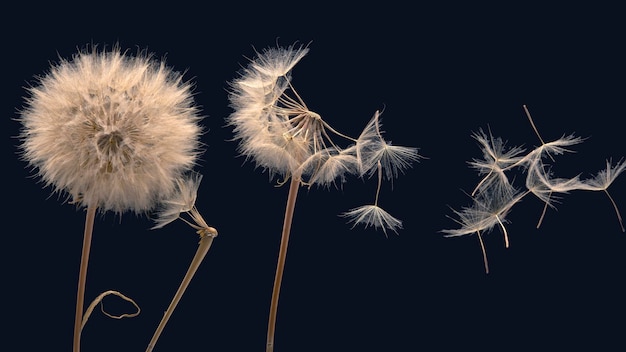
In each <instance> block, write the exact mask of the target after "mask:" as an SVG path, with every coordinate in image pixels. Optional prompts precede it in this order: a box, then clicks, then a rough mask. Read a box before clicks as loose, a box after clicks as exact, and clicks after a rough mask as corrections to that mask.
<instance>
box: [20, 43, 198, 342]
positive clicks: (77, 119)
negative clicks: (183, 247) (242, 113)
mask: <svg viewBox="0 0 626 352" xmlns="http://www.w3.org/2000/svg"><path fill="white" fill-rule="evenodd" d="M28 93H29V96H28V97H27V98H26V106H25V107H24V108H23V109H22V111H21V114H20V117H19V120H20V122H21V123H22V125H23V128H22V131H21V135H20V138H21V141H22V144H21V146H20V148H21V155H22V157H23V159H24V160H25V161H26V162H27V163H28V165H29V166H31V167H33V168H34V169H35V170H36V172H37V175H38V176H39V177H40V178H41V180H42V181H43V183H44V185H45V186H46V187H48V186H50V187H51V188H52V189H53V192H56V193H60V194H66V195H68V197H69V198H70V199H71V202H72V203H73V204H76V205H77V206H79V207H85V208H87V218H86V222H85V234H84V242H83V252H82V257H81V266H80V273H79V282H78V295H77V303H76V318H75V325H74V351H78V350H79V349H80V327H81V325H82V323H83V319H84V318H83V300H84V297H83V296H84V290H85V280H86V270H87V263H88V256H89V247H90V244H91V236H92V231H93V219H94V216H95V213H96V209H98V210H100V211H101V212H106V211H112V212H115V213H118V214H121V213H123V212H125V211H132V212H134V213H137V214H141V213H146V212H148V211H149V210H151V209H153V208H154V207H155V206H156V205H157V204H158V202H159V201H160V200H161V199H163V198H164V197H167V196H169V195H170V194H172V192H173V191H174V189H175V186H176V180H177V179H178V177H179V175H181V174H182V173H183V172H185V171H187V170H189V169H191V168H192V167H193V166H194V165H195V163H196V159H197V158H198V156H199V154H200V148H199V147H200V143H199V136H200V134H201V130H202V129H201V127H200V126H199V125H198V122H199V121H200V119H201V117H200V116H199V110H198V108H197V107H196V106H195V104H194V100H193V96H192V86H191V84H189V83H187V82H184V81H183V79H182V75H181V74H179V73H177V72H175V71H173V70H172V69H171V68H169V67H167V66H166V65H165V63H164V62H160V61H158V60H156V59H154V58H153V57H152V56H151V55H148V54H146V53H143V52H142V53H139V54H138V55H137V56H131V55H128V53H127V52H122V51H121V50H120V48H119V47H118V46H114V47H113V48H112V49H111V50H108V51H107V50H104V49H103V50H98V49H97V48H96V47H95V46H94V47H93V48H92V50H82V51H79V52H78V53H77V54H75V55H74V56H73V57H72V59H70V60H66V59H61V60H60V62H59V63H58V64H53V65H52V67H51V68H50V70H49V72H48V73H47V74H46V75H44V76H43V77H41V78H40V79H39V80H38V82H37V84H36V85H34V86H32V87H30V88H29V89H28Z"/></svg>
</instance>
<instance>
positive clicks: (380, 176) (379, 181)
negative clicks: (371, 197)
mask: <svg viewBox="0 0 626 352" xmlns="http://www.w3.org/2000/svg"><path fill="white" fill-rule="evenodd" d="M377 168H378V186H376V200H375V201H374V205H378V196H379V195H380V186H381V184H382V183H383V167H382V165H381V163H380V160H379V161H378V163H377Z"/></svg>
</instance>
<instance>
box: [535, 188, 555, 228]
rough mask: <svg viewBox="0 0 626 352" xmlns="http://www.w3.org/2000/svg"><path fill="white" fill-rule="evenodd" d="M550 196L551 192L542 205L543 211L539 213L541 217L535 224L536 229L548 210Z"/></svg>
mask: <svg viewBox="0 0 626 352" xmlns="http://www.w3.org/2000/svg"><path fill="white" fill-rule="evenodd" d="M551 196H552V191H550V193H548V199H547V200H546V201H545V204H544V205H543V211H542V212H541V216H540V217H539V221H538V222H537V228H539V227H540V226H541V223H542V222H543V218H544V217H545V216H546V211H547V210H548V205H549V203H548V202H549V200H550V197H551Z"/></svg>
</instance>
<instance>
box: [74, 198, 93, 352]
mask: <svg viewBox="0 0 626 352" xmlns="http://www.w3.org/2000/svg"><path fill="white" fill-rule="evenodd" d="M96 209H97V207H95V206H89V207H87V214H86V215H85V232H84V234H83V249H82V253H81V257H80V271H79V273H78V290H77V292H76V315H75V317H74V349H73V351H74V352H79V351H80V333H81V330H82V324H83V309H84V305H85V286H86V283H87V265H88V264H89V251H90V249H91V238H92V235H93V223H94V219H95V217H96Z"/></svg>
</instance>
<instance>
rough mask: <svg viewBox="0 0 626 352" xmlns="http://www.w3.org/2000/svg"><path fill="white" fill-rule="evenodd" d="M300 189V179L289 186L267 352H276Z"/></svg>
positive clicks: (294, 178)
mask: <svg viewBox="0 0 626 352" xmlns="http://www.w3.org/2000/svg"><path fill="white" fill-rule="evenodd" d="M299 187H300V179H299V177H293V178H292V179H291V183H290V184H289V195H288V196H287V206H286V207H285V219H284V222H283V231H282V235H281V240H280V250H279V252H278V263H277V264H276V275H275V277H274V287H273V289H272V301H271V304H270V314H269V319H268V323H267V341H266V346H265V350H266V352H272V351H274V334H275V331H276V315H277V311H278V296H279V295H280V284H281V282H282V279H283V272H284V270H285V259H286V258H287V245H288V244H289V234H290V232H291V223H292V222H293V212H294V209H295V207H296V198H297V196H298V189H299Z"/></svg>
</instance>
